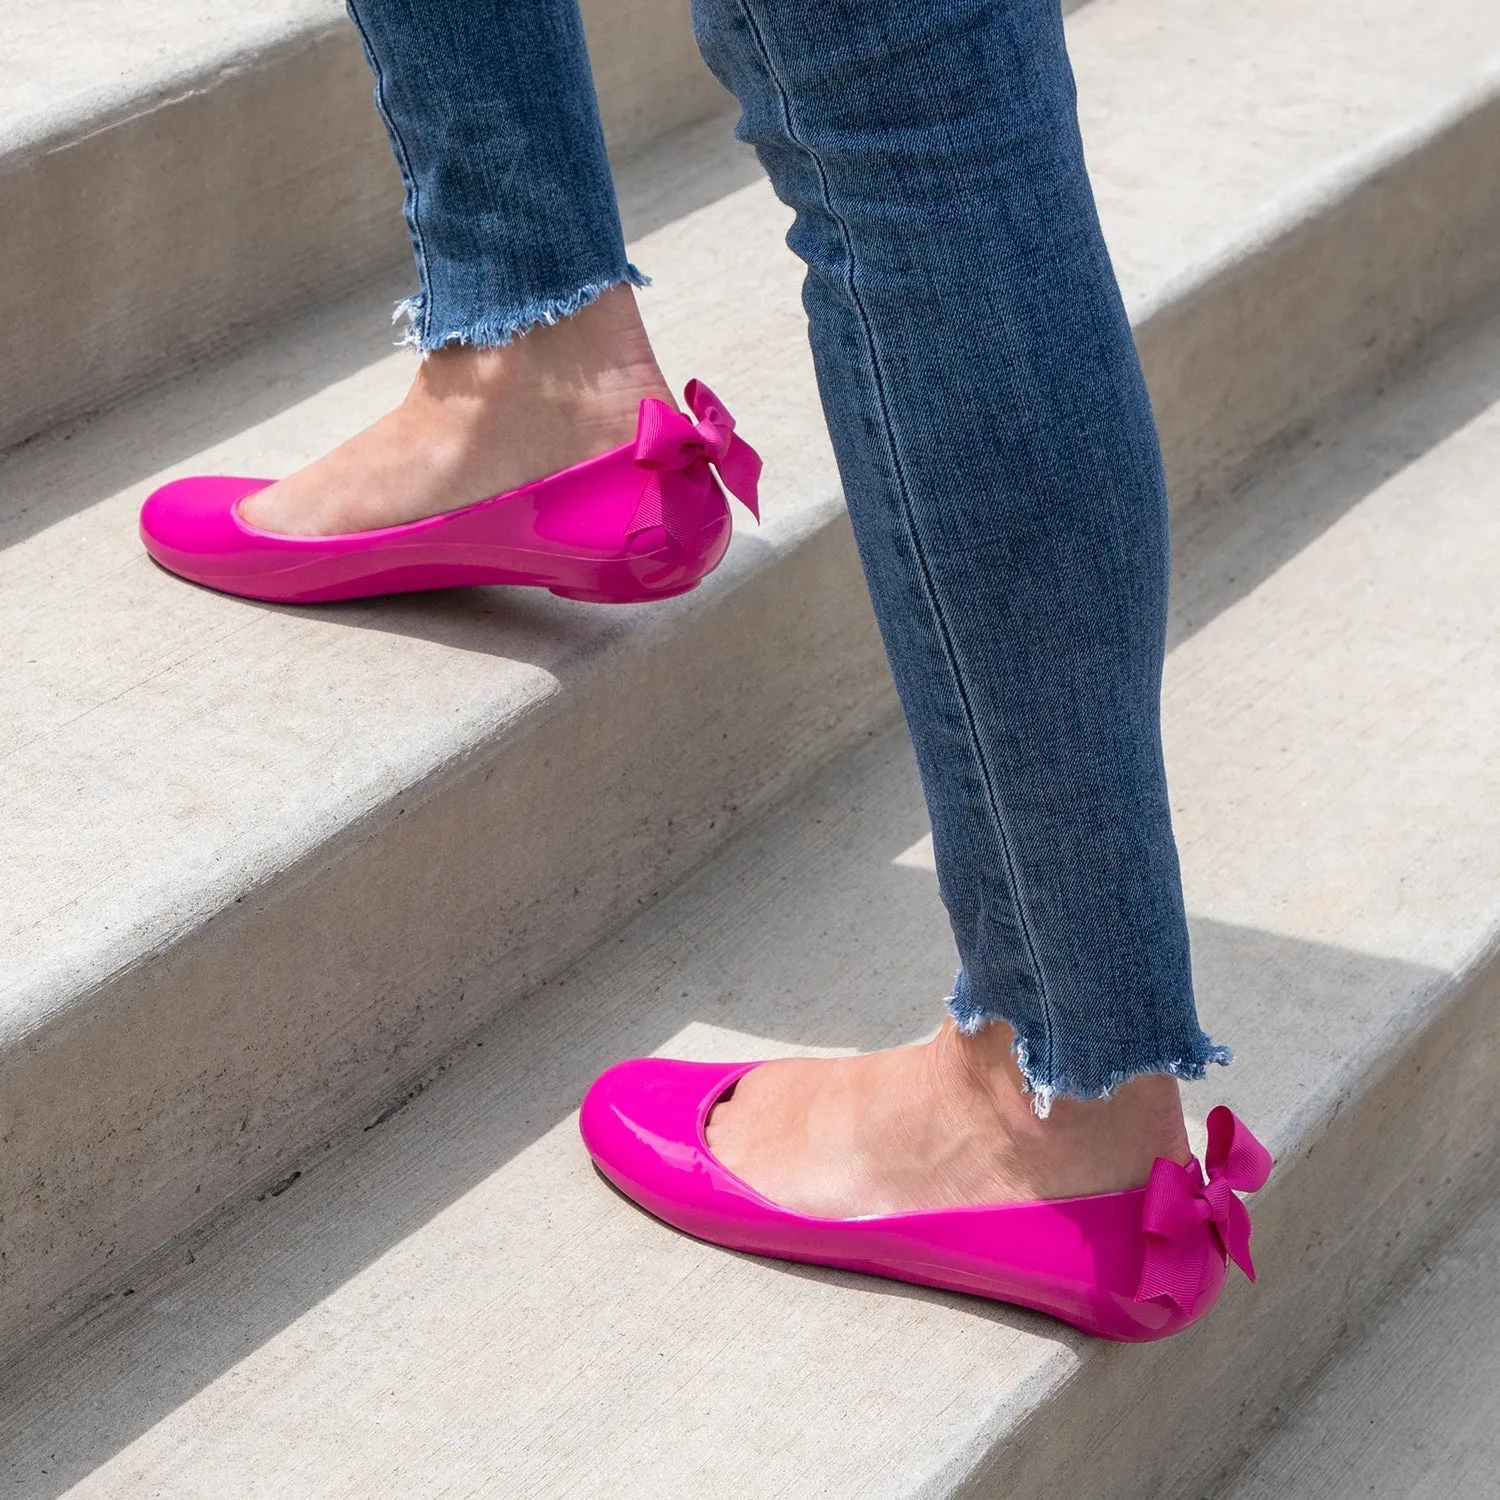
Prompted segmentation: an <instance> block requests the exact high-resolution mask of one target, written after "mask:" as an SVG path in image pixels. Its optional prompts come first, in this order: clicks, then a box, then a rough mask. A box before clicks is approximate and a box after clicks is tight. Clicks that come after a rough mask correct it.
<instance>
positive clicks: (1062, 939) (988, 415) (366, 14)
mask: <svg viewBox="0 0 1500 1500" xmlns="http://www.w3.org/2000/svg"><path fill="white" fill-rule="evenodd" d="M352 9H353V10H354V12H355V14H356V18H357V20H358V21H359V24H360V27H361V30H362V32H363V34H364V36H365V39H366V46H367V49H368V52H369V55H370V58H371V61H372V63H373V65H374V67H375V71H376V75H377V78H378V80H379V82H378V87H377V98H378V100H379V102H380V105H381V108H382V110H383V112H384V114H385V117H386V119H387V122H388V124H389V127H390V132H391V138H392V141H393V143H394V145H395V149H396V153H397V156H398V158H399V159H400V161H401V165H402V169H403V172H404V174H405V177H406V182H407V216H408V222H409V224H410V226H411V232H412V241H413V245H414V247H415V249H416V254H417V264H418V270H419V274H420V277H421V293H420V296H419V297H418V298H417V299H416V300H415V303H414V306H413V308H412V314H413V329H414V335H415V340H416V342H418V343H419V344H420V345H421V346H422V347H423V348H428V349H430V348H435V347H439V346H441V345H442V344H444V343H447V342H451V341H454V340H461V341H464V342H471V343H477V344H496V343H503V342H504V341H505V340H506V339H508V338H509V337H510V336H511V335H512V334H513V333H515V332H516V331H517V330H523V329H525V328H526V327H528V326H530V325H531V324H533V323H535V322H537V321H539V320H549V321H550V320H552V319H555V318H557V317H559V316H564V315H566V314H567V313H569V312H572V311H574V310H576V309H577V308H578V307H579V306H581V305H582V304H583V303H585V302H587V301H588V300H590V299H591V298H593V297H595V296H597V295H598V294H599V292H600V291H601V290H603V289H604V288H606V287H608V286H611V285H615V284H617V283H619V282H622V281H630V282H635V283H639V282H640V281H641V279H642V278H641V277H640V275H639V273H638V272H636V270H635V269H634V268H633V267H632V266H631V265H630V264H629V262H628V261H627V259H626V256H625V249H624V244H623V240H622V236H621V231H620V222H619V215H618V211H617V208H616V205H615V201H614V195H613V189H612V186H611V184H610V179H609V173H608V166H607V163H606V161H605V157H604V147H603V137H602V132H601V130H600V126H599V117H598V110H597V105H596V103H595V100H594V94H593V87H592V82H591V79H590V75H589V72H588V65H587V59H586V55H585V52H584V45H583V38H582V29H581V25H580V22H579V18H578V14H577V10H576V4H575V0H525V3H520V0H352ZM693 18H694V26H695V29H696V32H697V36H698V40H699V44H700V46H701V48H702V50H703V54H704V57H705V58H706V59H707V61H708V63H709V66H710V67H711V68H712V69H713V70H714V72H715V73H716V74H717V75H718V77H719V78H720V80H721V81H722V82H723V83H724V84H725V85H726V86H727V87H728V88H729V89H730V90H731V91H732V92H733V93H734V94H735V95H736V97H737V98H738V100H739V102H740V105H741V108H742V111H743V114H742V119H741V122H740V126H739V133H740V135H741V137H742V138H743V139H745V140H747V141H749V142H751V143H752V144H753V145H754V146H755V148H756V150H757V151H758V152H759V154H760V158H761V161H762V162H763V163H764V165H765V168H766V170H767V172H768V173H769V174H770V177H771V180H772V183H773V184H774V186H775V189H776V192H777V193H778V195H779V196H780V197H781V198H782V199H783V200H784V201H785V202H786V203H787V204H789V205H790V206H791V207H792V208H793V209H794V210H795V211H796V220H795V223H794V226H793V228H792V230H791V233H790V236H789V242H790V244H791V246H792V248H793V249H794V250H795V251H796V253H797V254H798V255H799V256H800V257H801V258H802V260H803V261H804V262H805V263H806V266H807V277H806V281H805V285H804V294H803V295H804V303H805V306H806V310H807V315H808V322H809V330H810V336H811V340H812V348H813V354H814V358H815V361H816V365H817V372H818V382H819V389H820V391H821V395H822V400H823V406H824V411H825V414H826V416H827V420H828V426H829V431H830V432H831V434H832V437H833V442H834V448H835V451H836V454H837V457H838V463H839V470H840V473H841V475H842V478H843V483H844V490H845V494H846V497H847V500H848V505H849V512H850V515H851V517H852V519H853V524H854V531H855V535H856V538H857V540H858V544H859V551H860V556H861V559H862V561H863V565H864V569H865V576H866V579H867V581H868V583H869V587H870V593H871V596H872V597H873V599H874V603H875V610H876V614H877V617H878V619H879V622H880V628H881V631H882V634H883V637H884V640H885V646H886V651H887V654H888V656H889V658H890V663H891V669H892V671H893V673H894V675H895V680H896V685H897V688H898V690H899V693H900V697H901V703H902V706H903V709H904V711H905V715H906V722H907V726H908V728H909V730H910V733H911V739H912V743H913V746H914V747H915V750H916V757H917V763H918V766H919V768H920V771H921V776H922V784H923V788H924V791H925V793H926V798H927V805H928V810H929V812H930V814H931V818H932V827H933V840H934V846H935V850H936V855H937V868H938V876H939V883H940V886H941V890H942V896H943V900H944V902H945V904H946V906H947V909H948V914H949V917H950V919H951V922H952V926H953V933H954V937H955V939H956V941H957V946H958V952H959V956H960V958H961V960H962V970H961V972H960V974H959V977H958V981H957V984H956V986H955V990H954V993H953V995H952V996H951V998H950V1000H949V1006H950V1008H951V1010H952V1013H953V1015H954V1016H955V1017H956V1018H957V1020H958V1022H959V1024H960V1025H961V1026H962V1027H963V1028H964V1029H966V1030H977V1029H978V1028H980V1027H982V1026H984V1025H986V1024H987V1023H989V1022H991V1021H994V1020H1001V1019H1003V1020H1005V1021H1007V1022H1009V1023H1010V1025H1011V1026H1012V1027H1013V1028H1014V1029H1015V1032H1016V1037H1017V1047H1016V1051H1017V1057H1018V1060H1019V1062H1020V1064H1021V1066H1022V1069H1023V1071H1024V1073H1025V1075H1026V1079H1027V1082H1028V1084H1029V1086H1030V1088H1031V1089H1032V1090H1033V1092H1034V1094H1035V1103H1036V1105H1037V1108H1038V1109H1039V1111H1041V1112H1043V1113H1045V1112H1046V1110H1047V1109H1048V1107H1049V1106H1050V1103H1051V1101H1052V1099H1053V1098H1054V1097H1057V1096H1069V1097H1078V1098H1093V1097H1097V1096H1099V1095H1101V1094H1103V1093H1106V1092H1108V1091H1109V1090H1110V1089H1112V1088H1113V1087H1115V1086H1116V1085H1118V1084H1119V1083H1121V1082H1123V1081H1124V1080H1126V1079H1128V1078H1130V1077H1133V1076H1135V1075H1136V1074H1139V1073H1146V1072H1156V1073H1170V1074H1173V1075H1175V1076H1176V1077H1179V1078H1199V1077H1202V1075H1203V1072H1204V1068H1205V1066H1206V1065H1207V1064H1208V1063H1210V1062H1228V1061H1229V1053H1228V1051H1227V1050H1226V1049H1225V1048H1222V1047H1216V1046H1215V1045H1214V1044H1213V1043H1212V1042H1210V1040H1209V1039H1208V1038H1207V1037H1206V1036H1205V1035H1204V1033H1203V1032H1202V1030H1201V1029H1200V1027H1199V1024H1198V1018H1197V1014H1196V1010H1195V1007H1194V1001H1193V988H1192V973H1191V964H1190V958H1189V951H1188V934H1187V924H1186V919H1185V915H1184V911H1183V902H1182V883H1181V877H1180V874H1179V870H1178V862H1177V850H1176V845H1175V842H1174V839H1173V835H1172V821H1171V813H1170V809H1169V806H1168V802H1167V788H1166V778H1165V773H1164V768H1163V762H1162V746H1161V729H1160V697H1161V675H1162V663H1163V656H1164V650H1165V634H1166V608H1167V582H1168V537H1167V497H1166V490H1165V484H1164V481H1163V476H1162V467H1161V457H1160V453H1159V450H1158V444H1157V437H1156V429H1155V425H1154V422H1153V419H1152V415H1151V408H1150V403H1149V400H1148V398H1147V395H1146V389H1145V385H1144V382H1143V380H1142V377H1141V370H1140V364H1139V361H1138V359H1137V356H1136V351H1135V345H1134V342H1133V340H1132V337H1131V332H1130V326H1129V323H1128V321H1127V319H1126V315H1125V310H1124V306H1123V303H1122V301H1121V298H1120V293H1119V289H1118V287H1117V285H1116V282H1115V278H1114V273H1113V270H1112V269H1111V266H1110V261H1109V256H1108V253H1107V251H1106V249H1105V246H1104V241H1103V238H1102V235H1101V233H1100V229H1099V223H1098V218H1097V215H1096V212H1095V208H1094V200H1093V194H1092V191H1091V189H1090V186H1089V181H1088V176H1087V173H1086V171H1085V167H1084V161H1083V152H1082V146H1081V143H1080V139H1079V134H1078V126H1077V118H1076V111H1075V101H1074V87H1073V78H1072V72H1071V69H1070V67H1069V63H1068V58H1067V53H1066V50H1065V47H1064V41H1063V29H1062V20H1061V15H1060V12H1059V9H1058V6H1057V3H1056V0H930V3H925V4H920V5H913V4H911V3H910V0H694V4H693ZM752 437H753V434H752ZM771 503H772V504H774V503H775V501H774V497H772V500H771Z"/></svg>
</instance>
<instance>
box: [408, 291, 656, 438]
mask: <svg viewBox="0 0 1500 1500" xmlns="http://www.w3.org/2000/svg"><path fill="white" fill-rule="evenodd" d="M647 395H655V396H657V397H658V398H659V399H666V400H668V401H670V400H671V392H670V388H669V387H668V386H667V383H666V380H665V378H664V377H663V375H662V373H661V369H660V367H659V366H658V365H657V363H656V356H655V354H654V353H653V352H652V349H651V341H650V339H649V338H648V337H647V334H646V329H645V325H644V324H643V323H642V322H641V318H640V312H639V310H638V309H637V307H636V303H635V294H634V290H633V288H631V287H629V286H620V287H615V288H613V289H612V290H611V291H608V292H605V293H604V294H603V295H602V296H601V297H600V298H599V299H598V300H597V301H595V302H592V303H590V304H589V305H588V306H587V307H585V308H583V309H581V310H580V311H579V312H578V313H576V314H574V315H573V316H572V317H570V318H564V319H562V320H561V321H560V322H557V323H541V324H537V325H536V326H535V327H532V328H530V329H528V330H527V331H526V332H525V333H523V334H520V335H519V336H517V337H516V338H514V339H512V340H511V342H510V343H509V344H506V345H505V346H504V347H502V348H474V347H471V346H468V345H450V346H449V347H447V348H443V349H438V350H434V351H433V352H432V353H430V354H428V355H426V356H425V357H424V359H423V361H422V366H421V369H420V370H419V371H418V374H417V378H416V381H415V382H414V383H413V386H412V390H411V394H410V395H409V396H408V398H407V399H408V401H409V402H415V403H422V404H427V403H437V404H441V405H442V406H443V407H445V408H447V409H448V410H449V411H451V412H454V413H456V414H459V415H463V414H472V415H474V416H475V417H476V418H478V419H481V420H482V419H483V418H484V417H485V415H486V414H487V413H489V412H491V411H493V410H496V409H499V408H503V407H505V406H507V405H509V404H511V403H513V402H515V401H516V400H517V399H518V398H524V400H525V401H526V402H527V403H528V404H529V405H531V406H533V407H535V406H536V405H537V404H538V403H546V404H547V405H548V406H552V407H565V408H568V409H569V410H570V411H574V412H578V413H585V412H589V411H595V410H598V409H600V408H601V407H602V408H613V407H617V406H628V408H629V410H630V412H631V413H632V415H633V414H634V410H635V408H636V407H637V406H638V405H639V403H640V401H641V400H642V398H643V397H644V396H647Z"/></svg>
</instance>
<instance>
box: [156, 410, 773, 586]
mask: <svg viewBox="0 0 1500 1500" xmlns="http://www.w3.org/2000/svg"><path fill="white" fill-rule="evenodd" d="M686 395H687V401H688V405H689V407H690V408H691V409H692V412H693V414H694V416H696V417H697V418H698V420H697V422H696V423H694V422H693V421H691V420H689V418H688V417H686V416H684V415H683V414H682V413H681V412H676V411H673V410H672V408H671V407H669V406H667V405H665V404H664V403H663V402H660V401H654V400H648V401H643V402H642V403H641V411H640V419H639V424H638V428H637V433H636V440H635V442H634V443H630V444H626V445H624V446H622V447H620V448H615V449H612V450H611V451H610V452H608V453H603V454H600V455H599V457H597V458H591V459H588V460H586V461H585V462H583V463H580V464H575V465H573V467H572V468H569V469H564V470H562V471H561V472H559V473H557V474H552V475H549V476H548V477H547V478H545V479H539V480H536V481H535V482H534V483H532V484H527V485H522V486H521V487H520V488H519V489H515V490H511V491H509V492H507V493H506V494H503V495H496V496H494V497H492V498H491V499H488V500H481V501H479V502H478V503H477V504H475V505H469V506H465V507H464V508H463V509H461V510H455V511H448V512H446V513H445V514H443V515H438V516H430V517H428V518H427V519H426V520H422V521H413V522H411V523H410V524H408V525H404V526H391V527H386V528H384V529H382V530H379V531H360V532H353V533H350V534H346V535H342V536H318V537H302V536H278V535H275V534H272V533H270V532H264V531H258V530H256V528H254V527H253V526H250V525H248V524H247V523H246V522H245V521H244V520H242V519H241V517H240V514H239V502H240V501H241V500H243V499H245V498H246V497H247V496H249V495H252V494H254V493H255V492H256V491H257V490H261V489H265V488H266V487H267V486H268V485H270V484H271V483H272V482H273V481H271V480H269V479H243V478H231V477H226V476H212V477H194V478H190V479H179V480H176V481H174V482H173V483H171V484H167V485H163V486H162V488H161V489H159V490H157V491H156V492H155V493H154V494H152V495H151V496H149V497H148V499H147V500H146V503H145V505H144V506H143V507H142V508H141V539H142V541H144V542H145V544H146V550H147V551H148V552H149V553H150V554H151V556H152V557H154V558H155V559H156V561H157V562H159V563H160V564H161V565H162V566H163V567H165V568H168V569H170V570H171V571H172V572H174V573H178V574H180V575H181V576H182V577H184V578H189V579H191V580H192V581H193V582H195V583H202V584H206V585H207V586H208V587H210V588H215V589H220V590H222V591H224V592H225V593H230V594H241V595H245V596H247V597H249V598H252V599H269V600H277V601H280V602H283V603H296V604H311V603H319V602H323V601H327V600H332V599H353V598H360V597H364V596H367V595H371V594H394V593H405V592H409V591H411V590H415V589H435V588H454V587H459V586H463V585H469V584H494V583H499V584H531V585H537V586H540V587H543V588H549V589H551V590H552V591H553V592H554V593H557V594H562V595H565V596H566V597H568V598H575V599H588V600H591V601H594V602H597V603H610V604H626V603H637V602H641V601H644V600H649V599H662V598H666V597H668V596H670V595H672V594H681V593H685V592H687V590H689V589H691V588H696V587H697V585H698V584H699V583H700V582H701V581H702V580H703V579H704V578H705V577H706V576H707V575H708V574H709V573H711V572H712V571H713V569H714V568H715V567H717V566H718V564H719V562H720V560H721V559H722V558H723V556H724V553H725V551H726V550H727V548H728V546H729V537H730V530H731V522H730V518H729V507H728V504H727V502H726V501H725V498H724V492H723V490H721V489H720V487H719V483H718V480H717V479H716V478H715V471H717V473H718V476H719V478H722V480H723V481H724V483H725V484H726V485H727V486H728V487H729V489H730V490H731V491H732V492H733V493H734V494H735V495H737V496H738V497H739V498H740V499H741V500H742V501H743V502H744V503H745V505H746V507H747V508H748V509H749V510H750V512H751V514H752V515H758V514H759V512H758V509H757V486H758V480H759V475H760V459H759V458H758V457H757V455H756V453H755V451H754V449H752V448H751V447H750V445H749V444H748V443H746V442H745V441H744V439H742V438H740V437H739V436H738V435H737V434H736V433H735V431H734V419H733V418H732V417H731V416H730V415H729V413H728V412H727V411H725V410H724V408H723V406H722V405H721V404H720V403H719V401H718V399H717V398H716V397H715V396H714V394H713V392H712V391H710V390H709V389H708V387H707V386H705V385H703V384H702V383H701V382H699V381H696V380H695V381H694V382H693V383H692V384H691V385H689V386H688V388H687V392H686Z"/></svg>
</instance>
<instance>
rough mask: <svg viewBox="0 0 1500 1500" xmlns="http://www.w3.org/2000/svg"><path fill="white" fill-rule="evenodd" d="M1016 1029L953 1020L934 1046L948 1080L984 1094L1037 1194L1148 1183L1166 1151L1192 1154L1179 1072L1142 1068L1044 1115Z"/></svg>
mask: <svg viewBox="0 0 1500 1500" xmlns="http://www.w3.org/2000/svg"><path fill="white" fill-rule="evenodd" d="M1014 1035H1015V1034H1014V1032H1013V1031H1012V1030H1011V1029H1010V1027H1009V1026H1007V1025H1005V1024H1004V1023H1003V1022H997V1023H995V1024H994V1025H991V1026H989V1027H986V1028H985V1029H984V1030H983V1031H981V1032H978V1033H975V1034H973V1035H965V1034H964V1033H962V1032H960V1031H959V1030H958V1027H957V1026H956V1025H954V1023H953V1022H951V1021H947V1022H945V1023H944V1025H943V1028H942V1030H941V1031H940V1032H939V1033H938V1035H937V1037H936V1038H935V1039H934V1041H933V1044H932V1045H933V1054H934V1061H935V1063H936V1065H937V1067H938V1069H939V1072H940V1075H941V1078H942V1086H943V1087H944V1088H947V1089H949V1090H952V1091H955V1092H958V1093H962V1094H967V1095H968V1096H970V1098H977V1099H982V1100H983V1101H984V1106H985V1108H986V1109H987V1110H988V1111H989V1112H991V1114H992V1116H993V1119H994V1122H995V1140H996V1150H997V1152H1001V1153H1004V1155H1005V1156H1006V1158H1007V1159H1008V1160H1009V1161H1010V1162H1011V1163H1013V1165H1014V1168H1015V1170H1016V1171H1017V1172H1018V1173H1020V1174H1021V1175H1023V1176H1024V1177H1026V1178H1027V1179H1029V1181H1030V1184H1031V1187H1032V1188H1033V1189H1034V1191H1035V1193H1036V1196H1038V1197H1066V1196H1072V1195H1074V1194H1082V1193H1093V1192H1113V1191H1119V1190H1121V1189H1124V1188H1128V1187H1134V1186H1137V1185H1139V1184H1140V1183H1143V1182H1144V1181H1145V1180H1146V1178H1147V1177H1148V1176H1149V1175H1150V1172H1151V1163H1152V1162H1153V1161H1154V1160H1155V1159H1156V1158H1157V1157H1158V1156H1165V1157H1167V1158H1169V1159H1171V1160H1173V1161H1178V1162H1186V1161H1187V1160H1188V1159H1189V1157H1190V1156H1191V1154H1192V1153H1191V1149H1190V1147H1189V1145H1188V1139H1187V1128H1186V1124H1185V1122H1184V1119H1183V1114H1182V1101H1181V1097H1180V1094H1179V1091H1178V1085H1177V1080H1176V1079H1175V1078H1171V1077H1168V1076H1166V1075H1164V1074H1154V1073H1153V1074H1142V1075H1140V1076H1139V1077H1136V1078H1133V1079H1131V1080H1130V1081H1129V1082H1127V1083H1124V1084H1121V1085H1120V1086H1119V1087H1118V1088H1117V1089H1116V1090H1115V1091H1114V1092H1113V1093H1112V1094H1111V1095H1110V1096H1109V1098H1107V1099H1092V1100H1081V1099H1054V1100H1053V1101H1052V1105H1051V1108H1050V1110H1049V1111H1048V1114H1047V1116H1046V1118H1045V1119H1044V1118H1042V1117H1041V1116H1039V1115H1038V1114H1037V1112H1036V1109H1035V1107H1034V1104H1035V1095H1033V1094H1028V1093H1026V1092H1025V1084H1024V1079H1023V1077H1022V1074H1021V1070H1020V1068H1019V1067H1017V1065H1016V1062H1015V1059H1014V1057H1013V1056H1012V1055H1011V1048H1012V1045H1013V1042H1014Z"/></svg>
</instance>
